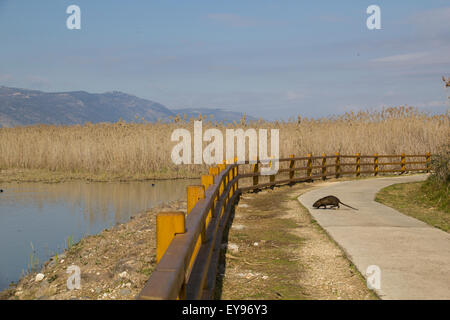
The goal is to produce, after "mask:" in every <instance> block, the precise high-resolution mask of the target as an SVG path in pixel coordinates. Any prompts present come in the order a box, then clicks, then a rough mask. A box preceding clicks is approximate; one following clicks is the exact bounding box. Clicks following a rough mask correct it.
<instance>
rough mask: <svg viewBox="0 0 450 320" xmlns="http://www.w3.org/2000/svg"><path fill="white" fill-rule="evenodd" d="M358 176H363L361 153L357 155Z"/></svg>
mask: <svg viewBox="0 0 450 320" xmlns="http://www.w3.org/2000/svg"><path fill="white" fill-rule="evenodd" d="M356 176H357V177H360V176H361V153H357V154H356Z"/></svg>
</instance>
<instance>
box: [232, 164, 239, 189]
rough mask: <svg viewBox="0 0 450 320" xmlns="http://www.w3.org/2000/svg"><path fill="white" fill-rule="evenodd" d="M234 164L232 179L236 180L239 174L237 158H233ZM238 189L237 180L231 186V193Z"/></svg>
mask: <svg viewBox="0 0 450 320" xmlns="http://www.w3.org/2000/svg"><path fill="white" fill-rule="evenodd" d="M234 163H235V164H236V167H234V169H233V172H234V178H236V177H237V176H238V174H239V164H238V158H237V157H234ZM238 188H239V180H238V181H236V184H235V185H234V186H233V193H234V192H236V190H237V189H238Z"/></svg>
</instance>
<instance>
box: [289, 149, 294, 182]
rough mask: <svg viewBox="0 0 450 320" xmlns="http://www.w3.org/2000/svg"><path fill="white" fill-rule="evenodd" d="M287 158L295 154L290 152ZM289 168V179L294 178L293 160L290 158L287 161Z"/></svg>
mask: <svg viewBox="0 0 450 320" xmlns="http://www.w3.org/2000/svg"><path fill="white" fill-rule="evenodd" d="M289 158H295V155H293V154H291V155H289ZM289 169H291V171H289V180H292V179H294V174H295V171H294V169H295V160H290V161H289Z"/></svg>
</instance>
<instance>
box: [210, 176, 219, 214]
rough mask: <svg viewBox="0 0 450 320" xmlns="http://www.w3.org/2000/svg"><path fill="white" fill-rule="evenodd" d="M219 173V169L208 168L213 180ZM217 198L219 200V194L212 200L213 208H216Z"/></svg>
mask: <svg viewBox="0 0 450 320" xmlns="http://www.w3.org/2000/svg"><path fill="white" fill-rule="evenodd" d="M219 172H220V169H219V167H212V168H209V174H210V175H212V176H213V177H214V178H215V177H216V176H217V175H219ZM219 198H220V192H219V193H218V194H217V197H216V199H215V200H214V208H215V207H216V203H217V201H219ZM213 212H214V211H213Z"/></svg>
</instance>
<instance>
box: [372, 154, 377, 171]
mask: <svg viewBox="0 0 450 320" xmlns="http://www.w3.org/2000/svg"><path fill="white" fill-rule="evenodd" d="M373 171H374V175H375V176H377V175H378V153H375V154H374V158H373Z"/></svg>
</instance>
